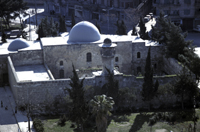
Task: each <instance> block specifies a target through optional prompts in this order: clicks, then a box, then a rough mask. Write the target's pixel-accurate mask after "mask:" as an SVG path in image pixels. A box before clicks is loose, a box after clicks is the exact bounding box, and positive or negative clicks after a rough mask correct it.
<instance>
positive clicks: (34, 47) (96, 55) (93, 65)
mask: <svg viewBox="0 0 200 132" xmlns="http://www.w3.org/2000/svg"><path fill="white" fill-rule="evenodd" d="M108 42H109V43H112V44H113V45H110V47H113V48H112V50H110V51H112V54H110V53H108V52H107V50H103V49H101V47H102V48H105V47H109V46H108V45H109V43H108ZM107 43H108V44H107ZM102 44H105V45H103V46H102ZM150 45H151V46H150ZM149 48H151V59H152V67H153V68H154V72H155V73H154V74H155V75H163V74H175V73H176V72H177V71H179V70H180V69H181V66H179V65H177V63H176V62H175V60H172V59H165V58H164V57H163V55H162V46H158V45H156V44H155V43H153V42H150V41H144V40H142V39H140V38H138V37H137V36H127V35H122V36H118V35H104V34H100V33H99V31H98V29H97V28H96V27H95V26H94V25H93V24H92V23H90V22H87V21H83V22H80V23H78V24H76V25H75V26H74V27H73V28H72V29H71V31H70V33H66V34H65V35H62V36H61V37H47V38H41V40H40V41H26V40H23V39H21V38H20V39H16V40H14V41H12V42H11V43H7V44H3V45H1V46H0V50H1V52H0V81H1V82H0V84H1V85H10V87H11V89H12V92H13V94H14V97H15V99H16V102H17V103H18V104H19V105H22V104H23V103H27V101H29V100H32V101H33V102H34V103H37V104H40V103H42V102H44V101H49V102H52V100H53V99H54V98H55V97H56V96H57V95H63V94H64V92H63V89H64V88H66V87H67V86H69V82H70V79H69V77H71V75H72V64H73V65H74V66H75V68H76V70H77V72H78V74H79V76H80V77H85V81H84V85H85V86H86V85H88V86H102V85H103V84H105V76H102V75H101V74H99V75H94V74H92V72H97V71H102V69H103V67H104V66H105V65H108V64H107V63H109V64H111V65H113V67H115V69H116V70H117V71H118V73H121V74H116V79H118V80H120V81H119V86H120V87H130V86H131V87H132V86H133V87H136V88H138V89H140V88H141V86H142V82H143V79H137V78H136V76H137V75H139V74H144V66H145V60H146V56H147V52H148V49H149ZM105 55H106V56H109V55H111V57H112V59H105V58H103V57H105ZM113 67H111V68H110V69H112V68H113ZM122 73H123V74H122ZM126 75H128V76H126ZM159 81H160V84H164V83H166V82H168V81H169V78H164V77H161V78H160V80H159Z"/></svg>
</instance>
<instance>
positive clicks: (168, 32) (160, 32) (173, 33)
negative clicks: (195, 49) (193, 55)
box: [151, 12, 192, 60]
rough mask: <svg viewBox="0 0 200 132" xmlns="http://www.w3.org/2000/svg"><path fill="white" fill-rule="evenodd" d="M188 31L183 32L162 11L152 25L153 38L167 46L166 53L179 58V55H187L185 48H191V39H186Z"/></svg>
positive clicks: (168, 55)
mask: <svg viewBox="0 0 200 132" xmlns="http://www.w3.org/2000/svg"><path fill="white" fill-rule="evenodd" d="M186 37H187V33H183V32H182V30H181V28H180V27H179V26H176V25H175V24H174V23H172V22H171V21H170V19H169V18H166V17H164V14H163V13H162V12H161V13H160V16H159V17H158V19H157V23H156V25H155V26H154V27H152V35H151V39H152V40H154V41H157V42H159V43H160V44H163V45H164V46H165V47H166V48H165V49H166V50H165V55H166V56H167V57H173V58H175V59H177V60H179V57H178V56H179V55H184V56H185V55H186V54H185V53H186V52H185V50H188V49H189V48H191V44H192V42H191V41H186V40H185V38H186Z"/></svg>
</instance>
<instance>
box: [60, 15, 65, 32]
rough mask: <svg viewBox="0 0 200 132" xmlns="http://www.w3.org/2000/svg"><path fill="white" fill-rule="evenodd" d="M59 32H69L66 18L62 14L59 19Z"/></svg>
mask: <svg viewBox="0 0 200 132" xmlns="http://www.w3.org/2000/svg"><path fill="white" fill-rule="evenodd" d="M59 32H67V28H66V25H65V19H64V18H63V17H61V16H60V19H59Z"/></svg>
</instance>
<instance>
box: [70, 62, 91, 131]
mask: <svg viewBox="0 0 200 132" xmlns="http://www.w3.org/2000/svg"><path fill="white" fill-rule="evenodd" d="M72 66H73V76H72V77H71V78H70V79H71V82H70V84H69V85H70V86H71V88H67V91H68V93H69V96H70V98H71V99H72V102H73V104H72V109H71V111H70V120H71V121H74V122H76V124H77V125H78V127H79V125H81V126H80V127H81V128H82V127H83V123H84V121H85V120H86V119H87V117H88V105H87V103H86V101H85V97H84V96H85V90H84V88H83V82H84V79H82V80H81V81H80V80H79V77H78V75H77V72H76V70H75V68H74V65H72Z"/></svg>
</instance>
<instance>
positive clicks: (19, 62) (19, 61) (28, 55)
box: [10, 50, 43, 66]
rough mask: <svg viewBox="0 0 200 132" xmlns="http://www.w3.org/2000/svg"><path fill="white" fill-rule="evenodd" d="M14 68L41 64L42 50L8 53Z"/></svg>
mask: <svg viewBox="0 0 200 132" xmlns="http://www.w3.org/2000/svg"><path fill="white" fill-rule="evenodd" d="M10 57H11V59H12V61H13V64H14V65H15V66H23V65H36V64H43V53H42V50H26V51H18V52H17V53H10Z"/></svg>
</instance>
